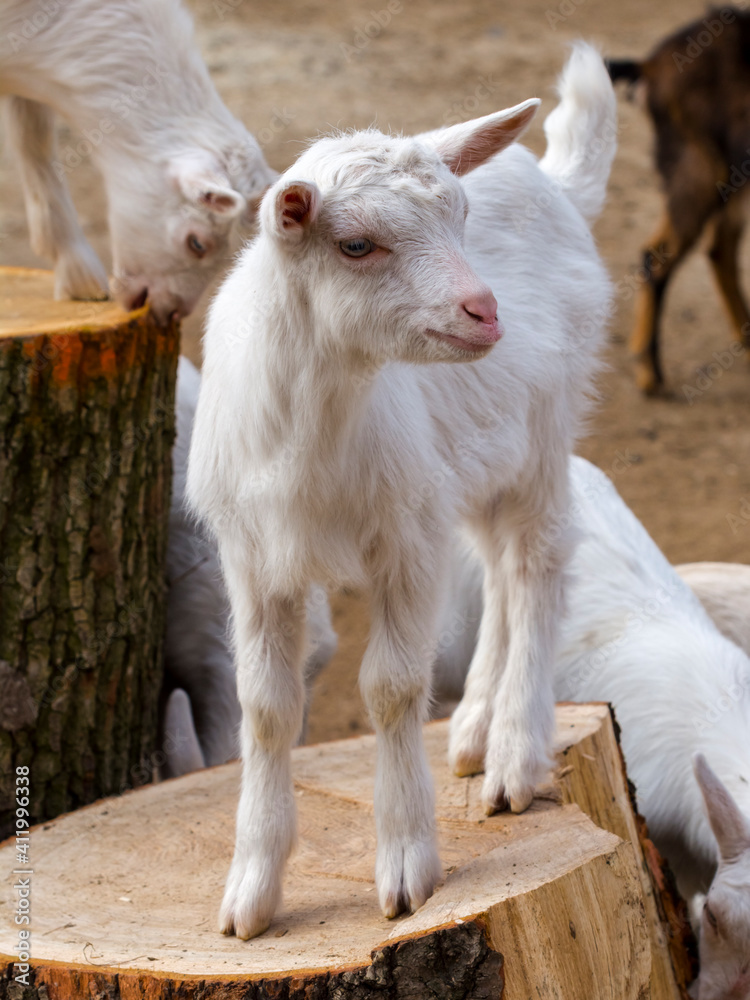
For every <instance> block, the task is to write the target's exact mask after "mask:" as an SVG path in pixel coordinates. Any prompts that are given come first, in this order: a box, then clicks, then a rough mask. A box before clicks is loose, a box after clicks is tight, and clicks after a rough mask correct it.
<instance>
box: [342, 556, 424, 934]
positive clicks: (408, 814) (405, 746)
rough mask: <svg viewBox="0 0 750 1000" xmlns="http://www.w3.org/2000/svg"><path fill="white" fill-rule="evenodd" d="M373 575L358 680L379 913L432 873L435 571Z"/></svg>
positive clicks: (405, 906) (391, 913)
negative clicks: (372, 741)
mask: <svg viewBox="0 0 750 1000" xmlns="http://www.w3.org/2000/svg"><path fill="white" fill-rule="evenodd" d="M388 576H389V580H388V582H387V583H386V582H385V581H384V580H376V581H375V586H374V592H373V602H372V627H371V631H370V643H369V646H368V648H367V652H366V654H365V657H364V660H363V662H362V671H361V676H360V686H361V688H362V694H363V697H364V700H365V703H366V705H367V707H368V709H369V712H370V715H371V718H372V720H373V723H374V725H375V730H376V732H377V747H378V759H377V771H376V776H375V821H376V826H377V835H378V847H377V859H376V864H375V881H376V883H377V887H378V898H379V901H380V907H381V909H382V911H383V913H384V914H385V915H386V916H387V917H395V916H398V914H399V913H401V912H403V911H404V910H408V911H414V910H416V909H417V908H418V907H419V906H421V905H422V903H424V902H425V900H426V899H428V898H429V897H430V896H431V895H432V892H433V890H434V887H435V883H436V882H437V881H438V879H439V878H440V860H439V858H438V853H437V839H436V831H435V802H434V792H433V787H432V776H431V774H430V769H429V766H428V763H427V756H426V753H425V749H424V744H423V741H422V723H423V722H424V721H425V719H426V716H427V706H428V701H429V690H430V673H431V666H432V660H433V657H434V655H435V647H436V645H437V643H436V608H437V599H438V595H437V593H436V592H435V587H434V582H435V571H434V568H433V569H432V572H429V571H427V570H425V571H424V572H422V573H420V572H418V571H417V572H415V567H414V566H411V567H409V568H405V567H403V566H402V567H401V570H400V572H399V571H398V570H397V569H396V567H393V568H392V569H391V568H389V572H388Z"/></svg>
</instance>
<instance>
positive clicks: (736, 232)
mask: <svg viewBox="0 0 750 1000" xmlns="http://www.w3.org/2000/svg"><path fill="white" fill-rule="evenodd" d="M746 200H747V199H746V198H743V197H742V193H737V194H735V195H734V196H732V197H731V198H730V200H729V201H728V202H727V204H726V206H725V207H724V208H723V209H722V210H721V212H720V213H719V214H718V215H717V217H716V221H715V223H714V237H713V241H712V243H711V247H710V249H709V251H708V257H709V260H710V261H711V266H712V268H713V272H714V276H715V278H716V282H717V284H718V286H719V290H720V292H721V294H722V297H723V299H724V303H725V305H726V307H727V312H728V313H729V319H730V321H731V323H732V332H733V334H734V337H735V339H736V340H737V341H738V342H739V343H740V344H742V346H743V347H745V348H747V349H748V350H750V312H748V308H747V303H746V301H745V297H744V295H743V294H742V290H741V288H740V282H739V273H738V268H737V252H738V250H739V245H740V240H741V238H742V230H743V228H744V225H745V217H744V216H745V209H746V208H747V205H746V204H743V202H746Z"/></svg>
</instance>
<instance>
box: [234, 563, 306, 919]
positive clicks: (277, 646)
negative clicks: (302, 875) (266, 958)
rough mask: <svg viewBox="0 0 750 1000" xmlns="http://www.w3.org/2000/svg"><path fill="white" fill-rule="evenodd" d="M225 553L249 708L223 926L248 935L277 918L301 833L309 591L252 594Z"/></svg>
mask: <svg viewBox="0 0 750 1000" xmlns="http://www.w3.org/2000/svg"><path fill="white" fill-rule="evenodd" d="M222 556H223V558H222V562H223V564H224V572H225V578H226V582H227V589H228V591H229V596H230V601H231V605H232V617H233V623H234V639H235V647H236V654H235V655H236V661H237V693H238V696H239V701H240V705H241V708H242V724H241V732H240V743H241V747H242V788H241V791H240V801H239V806H238V809H237V834H236V841H235V848H234V859H233V861H232V866H231V868H230V871H229V877H228V879H227V885H226V889H225V892H224V900H223V902H222V905H221V913H220V917H219V929H220V930H221V931H222V932H223V933H224V934H231V933H234V934H236V935H237V937H239V938H244V939H247V938H251V937H255V936H256V935H257V934H261V933H262V932H263V931H264V930H265V929H266V928H267V927H268V925H269V924H270V922H271V918H272V917H273V915H274V912H275V911H276V908H277V906H278V904H279V902H280V899H281V881H282V876H283V873H284V866H285V863H286V860H287V858H288V857H289V854H290V853H291V850H292V847H293V846H294V841H295V836H296V809H295V803H294V793H293V788H292V776H291V748H292V746H293V744H294V742H295V741H296V739H297V736H298V734H299V732H300V730H301V728H302V712H303V707H304V691H303V683H302V661H303V657H304V650H305V619H306V615H305V597H304V593H299V594H296V595H294V596H292V597H271V596H267V595H259V594H253V593H251V581H250V578H249V573H248V572H247V571H246V570H245V567H244V566H243V565H242V564H241V561H240V560H239V559H238V558H237V555H236V553H233V554H231V555H228V556H227V555H225V553H224V552H222Z"/></svg>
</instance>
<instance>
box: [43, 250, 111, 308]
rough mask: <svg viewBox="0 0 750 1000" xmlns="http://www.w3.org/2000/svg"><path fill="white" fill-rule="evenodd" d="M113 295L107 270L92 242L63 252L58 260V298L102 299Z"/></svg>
mask: <svg viewBox="0 0 750 1000" xmlns="http://www.w3.org/2000/svg"><path fill="white" fill-rule="evenodd" d="M108 298H109V285H108V282H107V272H106V271H105V270H104V268H103V267H102V265H101V263H100V261H99V258H98V257H97V256H96V254H95V253H94V251H93V250H92V249H91V247H90V246H89V245H88V244H80V245H75V246H73V247H70V248H68V249H67V250H65V251H63V252H62V253H61V254H60V255H59V257H58V258H57V261H56V263H55V299H57V300H58V301H60V300H65V299H78V300H82V301H93V302H100V301H102V300H104V299H108Z"/></svg>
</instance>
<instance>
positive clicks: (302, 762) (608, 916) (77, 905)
mask: <svg viewBox="0 0 750 1000" xmlns="http://www.w3.org/2000/svg"><path fill="white" fill-rule="evenodd" d="M607 730H608V731H609V732H610V733H611V732H612V722H611V717H610V714H609V710H608V708H607V707H606V706H602V705H583V706H573V705H564V706H558V709H557V747H558V751H559V758H558V759H559V761H560V764H561V767H562V771H563V777H562V779H561V780H562V781H563V782H564V783H565V782H566V779H567V784H565V785H564V787H563V791H562V792H561V791H560V787H559V785H558V786H553V785H549V786H545V787H544V788H541V789H539V793H540V794H539V796H538V797H537V798H536V799H535V801H534V803H533V805H532V807H531V808H530V809H529V810H528V811H527V812H526V813H524V814H523V815H520V816H513V815H510V814H507V813H503V814H499V815H496V816H492V817H489V818H488V817H485V816H484V814H483V811H482V808H481V803H480V789H481V780H482V779H481V776H477V777H474V778H463V779H459V778H456V777H454V776H453V775H452V774H451V773H450V771H449V769H448V766H447V753H446V749H447V723H445V722H439V723H432V724H430V725H428V726H427V727H426V728H425V740H426V744H427V750H428V754H429V758H430V762H431V767H432V771H433V775H434V778H435V785H436V797H437V809H436V813H437V823H438V831H439V839H440V854H441V859H442V862H443V866H444V871H445V879H444V881H443V882H442V883H441V884H440V886H439V887H438V888H437V890H436V892H435V894H434V895H433V896H432V898H431V899H430V900H428V902H427V903H426V904H425V905H424V906H423V907H422V908H421V909H420V910H419V911H418V912H417V913H415V914H413V915H410V916H405V917H402V918H400V919H398V920H396V921H392V922H389V921H386V920H385V919H384V918H383V917H382V915H381V914H380V910H379V908H378V902H377V894H376V891H375V886H374V882H373V869H374V857H375V828H374V819H373V815H372V785H373V778H374V768H375V754H374V746H375V743H374V737H371V736H364V737H360V738H359V739H354V740H346V741H340V742H335V743H329V744H318V745H315V746H310V747H301V748H299V749H297V750H295V751H294V778H295V794H296V797H297V804H298V808H299V845H298V848H297V850H296V851H295V853H294V855H293V857H292V859H291V862H290V864H289V868H288V871H287V875H286V878H285V882H284V902H283V905H282V907H281V909H280V910H279V913H278V915H277V916H276V918H275V919H274V921H273V923H272V925H271V927H270V928H269V930H268V931H267V932H266V933H265V934H263V935H262V936H261V937H259V938H256V939H255V940H252V941H239V940H237V939H236V938H234V937H222V936H221V935H220V934H219V933H218V932H217V930H216V926H217V912H218V906H219V902H220V899H221V894H222V889H223V883H224V879H225V877H226V872H227V869H228V866H229V862H230V859H231V854H232V845H233V836H234V812H235V808H236V802H237V792H238V784H239V776H240V770H239V765H238V764H228V765H224V766H223V767H218V768H212V769H209V770H206V771H201V772H196V773H193V774H191V775H187V776H185V777H183V778H178V779H175V780H173V781H168V782H165V783H163V784H161V785H153V786H149V787H146V788H142V789H138V790H136V791H133V792H129V793H127V794H125V795H123V796H120V797H117V798H111V799H107V800H103V801H101V802H98V803H95V804H94V805H91V806H88V807H86V808H84V809H81V810H79V811H77V812H75V813H71V814H69V815H67V816H63V817H59V818H58V819H56V820H54V821H52V822H51V823H49V824H47V825H45V826H44V827H43V828H36V829H35V830H34V831H33V832H32V836H31V855H30V857H31V863H32V866H33V875H32V876H31V880H32V882H31V887H32V893H31V900H32V924H31V930H32V948H31V955H32V959H31V962H32V967H33V968H32V980H33V984H34V985H33V986H32V987H30V989H29V991H28V993H24V994H23V997H24V1000H32V998H34V1000H45V998H49V1000H69V998H70V1000H73V998H76V1000H78V998H79V997H86V998H89V997H97V998H98V997H103V998H104V997H106V998H107V1000H118V998H122V1000H126V998H128V1000H129V998H149V1000H156V998H177V997H179V998H185V1000H210V998H222V1000H229V998H231V1000H239V998H244V1000H250V998H252V1000H255V998H260V997H270V996H274V997H281V998H285V1000H297V998H300V1000H301V998H303V997H304V998H305V1000H313V998H316V1000H317V998H321V1000H322V998H328V997H358V996H365V995H368V996H369V995H370V994H372V993H373V992H375V993H380V994H382V995H384V996H388V997H394V998H401V997H403V998H406V997H409V998H410V1000H421V998H422V997H424V998H428V997H430V998H435V997H438V998H442V997H445V998H446V1000H448V998H456V997H472V998H473V997H477V998H479V997H482V998H484V997H487V998H490V997H492V998H500V997H502V998H504V1000H528V998H532V997H533V998H535V1000H536V998H543V1000H546V998H559V1000H579V998H580V1000H598V998H605V997H606V998H611V1000H629V998H633V1000H646V998H648V997H653V998H654V1000H656V997H657V994H656V993H655V992H653V991H652V988H651V982H650V979H651V967H652V951H653V949H654V948H655V947H657V945H655V944H653V943H652V941H651V938H650V932H649V926H648V921H647V918H646V909H645V908H644V899H643V891H642V882H641V874H640V853H638V855H636V851H635V850H634V847H633V844H632V843H631V842H630V840H629V839H623V838H622V837H620V836H618V835H617V834H616V833H612V832H609V831H607V830H604V829H602V828H601V827H600V826H597V825H596V823H595V822H594V821H593V820H592V819H591V818H590V817H589V816H587V815H586V814H585V813H584V812H583V811H582V809H581V808H580V807H579V805H578V804H576V803H575V802H573V801H568V802H562V801H561V796H564V797H566V798H570V796H571V795H572V794H574V792H575V782H574V781H572V780H571V776H572V774H573V772H574V770H575V769H577V768H578V766H579V762H578V760H577V758H576V754H575V750H574V748H575V747H576V746H578V745H580V746H581V747H583V748H584V752H587V750H586V747H587V746H588V743H587V741H590V740H591V739H592V738H597V739H598V741H599V747H600V752H601V754H602V755H603V756H604V757H612V755H614V759H608V760H607V761H606V763H603V764H602V766H601V767H600V768H597V765H596V764H595V763H593V762H592V764H591V770H590V772H589V773H590V775H591V778H590V779H589V778H587V781H588V780H594V781H597V782H602V783H603V784H604V783H606V782H607V781H608V780H609V778H608V776H609V775H611V774H615V775H618V774H619V775H620V780H622V768H621V764H620V761H619V750H618V748H617V744H616V741H615V739H614V737H613V736H612V737H611V738H607V737H606V731H607ZM602 733H604V734H605V735H602ZM32 781H33V773H32ZM619 797H620V791H619V790H617V789H613V788H611V787H610V788H609V789H607V788H605V787H603V789H602V792H601V795H600V796H599V798H600V799H601V800H602V801H604V800H607V799H608V800H610V801H612V800H613V799H614V800H618V799H619ZM621 808H622V809H623V810H624V811H626V812H627V810H628V809H629V802H628V801H627V797H626V798H625V800H624V801H623V802H622V803H621ZM637 857H638V860H637ZM16 867H17V865H16V862H15V854H14V850H13V845H12V844H11V843H6V844H5V845H3V846H2V848H0V870H2V871H4V872H5V873H7V875H6V877H7V878H9V879H10V878H12V877H13V876H12V875H10V872H11V871H12V870H13V869H15V868H16ZM7 884H10V883H7ZM8 900H9V893H6V894H5V895H4V898H3V907H2V908H3V909H5V912H6V913H8V915H9V916H10V913H9V902H8ZM0 912H2V910H1V909H0ZM0 927H1V928H2V930H0V951H1V952H2V953H3V956H2V958H1V959H0V960H2V961H3V962H4V963H6V964H5V973H4V978H3V979H0V998H5V997H6V996H7V997H8V998H11V997H12V996H13V994H12V993H11V992H9V989H10V988H12V987H11V985H10V980H11V976H12V974H13V972H12V966H11V964H10V963H11V962H12V961H13V955H14V953H15V951H16V938H15V936H14V932H13V929H12V920H4V921H0ZM4 991H5V992H4ZM19 995H20V994H19ZM662 995H663V996H667V995H668V994H662ZM677 995H679V994H677Z"/></svg>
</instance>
